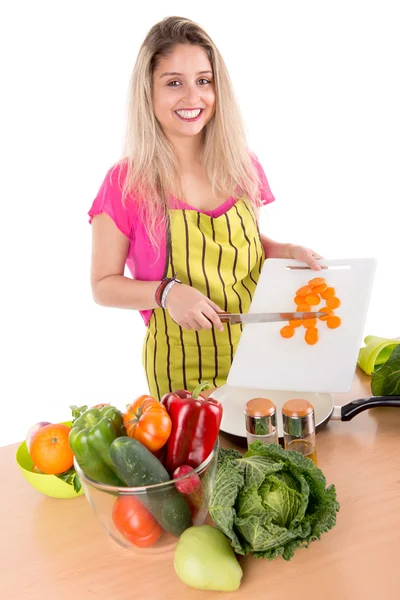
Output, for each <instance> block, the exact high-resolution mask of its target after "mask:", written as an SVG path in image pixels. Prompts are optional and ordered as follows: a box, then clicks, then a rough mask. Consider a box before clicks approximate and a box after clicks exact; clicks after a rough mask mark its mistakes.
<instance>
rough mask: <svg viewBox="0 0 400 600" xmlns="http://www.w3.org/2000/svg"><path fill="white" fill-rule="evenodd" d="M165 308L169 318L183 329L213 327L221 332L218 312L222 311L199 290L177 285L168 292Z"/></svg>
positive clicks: (221, 326) (198, 329)
mask: <svg viewBox="0 0 400 600" xmlns="http://www.w3.org/2000/svg"><path fill="white" fill-rule="evenodd" d="M165 306H166V308H167V310H168V312H169V314H170V316H171V318H172V319H173V320H174V321H175V323H178V325H180V326H181V327H183V329H194V330H195V331H200V329H211V327H212V326H213V325H215V327H216V328H217V329H219V331H223V330H224V327H223V325H222V322H221V319H220V318H219V316H218V314H217V313H218V312H223V311H222V309H221V308H220V307H219V306H217V305H216V304H215V302H213V301H212V300H210V299H209V298H207V296H204V294H202V293H201V292H199V290H196V289H195V288H192V287H191V286H190V285H185V284H180V283H177V284H175V285H173V286H172V288H171V289H170V290H169V292H168V295H167V299H166V302H165Z"/></svg>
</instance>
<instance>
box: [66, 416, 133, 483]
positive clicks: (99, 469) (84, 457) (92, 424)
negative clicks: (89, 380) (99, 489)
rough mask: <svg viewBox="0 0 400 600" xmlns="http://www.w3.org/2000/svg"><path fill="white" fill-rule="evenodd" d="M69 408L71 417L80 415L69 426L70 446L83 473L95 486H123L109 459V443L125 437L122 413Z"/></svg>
mask: <svg viewBox="0 0 400 600" xmlns="http://www.w3.org/2000/svg"><path fill="white" fill-rule="evenodd" d="M71 408H72V411H73V415H74V416H77V415H79V416H77V418H76V419H75V420H74V421H73V423H72V428H71V431H70V434H69V445H70V446H71V450H72V452H73V453H74V455H75V458H76V460H77V462H78V464H79V466H80V468H81V469H82V471H83V472H84V474H85V475H87V476H88V477H90V478H91V479H94V480H95V481H97V482H98V483H105V484H107V485H117V486H124V487H125V484H124V483H123V481H121V479H120V478H119V477H118V475H117V473H116V470H115V467H114V465H113V462H112V460H111V457H110V446H111V444H112V442H113V441H114V440H115V439H116V438H117V437H121V436H122V435H126V431H125V428H124V426H123V418H122V413H121V412H120V411H119V410H118V409H117V408H115V407H114V406H110V405H105V406H103V407H101V408H89V409H88V410H85V409H86V408H87V407H85V406H84V407H81V408H80V409H77V408H76V407H71ZM82 410H84V412H82Z"/></svg>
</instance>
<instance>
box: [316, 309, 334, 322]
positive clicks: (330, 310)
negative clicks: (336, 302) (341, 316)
mask: <svg viewBox="0 0 400 600" xmlns="http://www.w3.org/2000/svg"><path fill="white" fill-rule="evenodd" d="M318 312H324V313H328V314H327V315H324V316H322V317H318V318H319V319H320V320H321V321H327V320H328V318H329V316H330V315H333V310H332V309H331V308H329V306H323V307H322V308H320V309H318Z"/></svg>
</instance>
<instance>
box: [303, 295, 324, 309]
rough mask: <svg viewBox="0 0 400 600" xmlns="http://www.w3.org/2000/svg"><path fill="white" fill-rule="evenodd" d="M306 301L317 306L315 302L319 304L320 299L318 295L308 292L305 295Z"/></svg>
mask: <svg viewBox="0 0 400 600" xmlns="http://www.w3.org/2000/svg"><path fill="white" fill-rule="evenodd" d="M306 302H307V304H309V305H310V306H317V304H319V303H320V302H321V300H320V298H319V296H317V294H309V295H308V296H306Z"/></svg>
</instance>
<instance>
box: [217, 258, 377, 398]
mask: <svg viewBox="0 0 400 600" xmlns="http://www.w3.org/2000/svg"><path fill="white" fill-rule="evenodd" d="M318 263H319V264H320V265H321V266H322V267H327V268H322V269H321V270H320V271H313V270H311V269H309V268H307V267H306V266H305V265H304V263H301V262H298V261H293V260H286V259H279V258H270V259H268V260H266V261H265V263H264V266H263V270H262V272H261V275H260V279H259V282H258V285H257V288H256V291H255V294H254V297H253V301H252V303H251V307H250V310H249V312H250V313H258V312H285V311H295V310H296V305H295V303H294V296H295V292H296V290H297V289H299V288H300V287H302V286H303V285H307V283H308V281H309V280H310V279H312V278H313V277H324V279H325V281H326V283H327V284H328V286H332V287H334V288H335V291H336V295H337V296H338V298H339V299H340V300H341V306H340V307H339V308H337V309H335V311H334V313H335V315H337V316H338V317H340V318H341V320H342V324H341V326H340V327H338V328H337V329H329V328H328V326H327V325H326V322H325V321H320V320H318V321H317V327H318V331H319V341H318V342H317V343H316V344H315V345H314V346H310V345H308V344H307V343H306V342H305V340H304V333H305V328H304V327H303V326H301V327H299V328H297V329H295V335H294V336H293V337H292V338H289V339H285V338H283V337H282V336H281V335H280V329H281V328H282V327H283V326H284V325H287V322H278V323H257V324H247V325H244V328H243V333H242V336H241V338H240V341H239V344H238V348H237V351H236V354H235V357H234V360H233V363H232V366H231V370H230V372H229V375H228V380H227V383H228V385H229V386H232V387H242V388H251V389H260V390H263V389H264V390H265V389H267V390H288V391H290V390H293V391H296V392H302V391H304V392H336V393H346V392H348V391H349V390H350V389H351V385H352V381H353V377H354V372H355V369H356V366H357V359H358V353H359V350H360V348H361V346H362V338H363V333H364V327H365V321H366V318H367V312H368V305H369V300H370V295H371V290H372V284H373V279H374V274H375V270H376V260H375V259H374V258H355V259H354V258H353V259H335V260H320V261H318ZM288 267H297V268H296V269H291V268H288ZM299 267H300V268H299ZM324 305H325V302H324V301H322V302H321V304H319V305H318V306H316V307H315V306H314V307H312V310H313V311H315V310H317V309H318V308H320V307H322V306H324Z"/></svg>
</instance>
